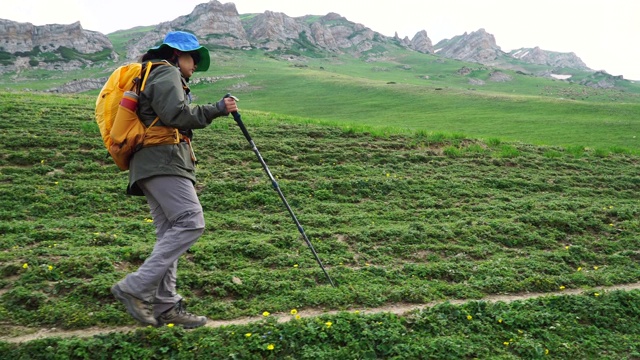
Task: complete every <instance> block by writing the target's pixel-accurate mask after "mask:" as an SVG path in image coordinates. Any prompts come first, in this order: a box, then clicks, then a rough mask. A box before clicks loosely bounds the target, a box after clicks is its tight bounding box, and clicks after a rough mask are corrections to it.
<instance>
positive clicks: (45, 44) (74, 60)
mask: <svg viewBox="0 0 640 360" xmlns="http://www.w3.org/2000/svg"><path fill="white" fill-rule="evenodd" d="M0 54H1V55H3V56H2V57H0V72H6V71H19V70H21V69H24V68H29V67H38V68H43V69H49V70H71V69H77V68H79V67H81V66H84V65H91V64H93V63H94V62H95V61H92V60H90V58H91V56H89V55H92V54H99V55H100V56H99V60H97V61H101V60H104V58H111V59H117V54H116V53H115V52H114V51H113V44H112V43H111V41H109V38H107V37H106V36H105V35H103V34H101V33H99V32H96V31H90V30H85V29H83V28H82V25H80V22H75V23H73V24H70V25H60V24H51V25H43V26H35V25H33V24H31V23H20V22H15V21H11V20H5V19H0ZM83 55H87V56H83Z"/></svg>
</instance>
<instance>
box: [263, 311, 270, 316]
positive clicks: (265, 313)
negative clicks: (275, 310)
mask: <svg viewBox="0 0 640 360" xmlns="http://www.w3.org/2000/svg"><path fill="white" fill-rule="evenodd" d="M269 315H271V314H270V313H269V312H268V311H265V312H263V313H262V316H264V317H267V316H269Z"/></svg>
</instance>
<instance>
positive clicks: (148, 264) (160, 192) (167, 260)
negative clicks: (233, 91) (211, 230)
mask: <svg viewBox="0 0 640 360" xmlns="http://www.w3.org/2000/svg"><path fill="white" fill-rule="evenodd" d="M147 61H153V62H160V61H164V62H166V63H167V64H168V65H170V66H164V65H158V66H154V67H153V70H152V71H151V72H150V73H149V76H148V79H147V82H146V86H145V88H144V90H143V91H142V92H140V95H139V104H138V116H139V117H140V120H141V121H143V122H144V123H145V125H146V126H149V125H150V124H151V123H152V122H153V121H154V120H155V118H156V117H158V118H159V121H158V123H157V124H158V125H160V126H168V127H173V128H176V129H178V131H179V133H180V135H181V138H182V140H180V142H179V143H178V144H175V145H159V146H150V147H143V148H142V149H140V150H139V151H137V152H135V153H134V155H133V157H132V158H131V161H130V164H129V185H128V187H127V194H129V195H137V196H142V195H144V196H145V197H146V200H147V203H148V205H149V209H150V212H151V216H152V217H153V223H154V225H155V228H156V243H155V246H154V248H153V251H152V252H151V255H149V257H148V258H147V259H146V260H145V261H144V263H143V264H142V265H141V266H140V267H139V268H138V269H137V270H136V271H135V272H133V273H130V274H128V275H127V276H126V277H125V278H124V279H122V280H121V281H119V282H118V283H117V284H115V285H113V287H112V288H111V293H112V294H113V295H114V296H115V297H116V298H117V299H118V300H119V301H120V302H122V303H123V304H124V305H125V307H126V309H127V311H128V312H129V314H130V315H131V316H133V317H134V318H135V319H136V320H138V321H140V322H142V323H144V324H149V325H154V326H161V325H163V324H169V323H172V324H175V325H178V326H182V327H184V328H195V327H198V326H202V325H205V324H206V322H207V318H206V317H205V316H196V315H194V314H191V313H189V312H187V311H186V309H185V305H184V304H183V301H182V296H180V295H179V294H178V293H176V279H177V268H178V258H179V257H180V256H181V255H182V254H183V253H185V252H186V251H187V250H188V249H189V248H190V247H191V246H192V245H193V244H194V243H195V242H196V240H198V238H199V237H200V236H201V235H202V233H203V232H204V216H203V212H202V206H201V205H200V201H199V199H198V196H197V194H196V190H195V187H194V185H195V182H196V178H195V156H194V153H193V150H192V148H191V139H192V137H193V131H192V130H193V129H201V128H204V127H206V126H208V125H209V124H211V121H212V120H213V119H214V118H216V117H219V116H226V115H228V114H229V113H232V112H235V111H237V106H236V103H235V100H234V98H232V97H226V98H223V99H222V100H220V101H218V102H217V103H215V104H208V105H190V104H189V103H190V99H191V96H190V94H189V91H190V90H189V86H188V85H187V84H188V81H189V78H190V77H191V76H192V75H193V73H194V72H196V71H206V70H207V69H208V68H209V63H210V57H209V50H207V49H206V48H205V47H203V46H200V44H199V43H198V40H197V39H196V37H195V36H194V35H193V34H190V33H187V32H182V31H172V32H169V33H167V35H166V36H165V38H164V41H163V43H162V44H161V45H160V46H157V47H154V48H151V49H149V50H148V51H147V52H146V53H145V54H144V55H143V56H142V62H143V64H144V63H145V62H147Z"/></svg>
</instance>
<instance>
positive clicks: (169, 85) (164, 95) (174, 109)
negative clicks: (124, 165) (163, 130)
mask: <svg viewBox="0 0 640 360" xmlns="http://www.w3.org/2000/svg"><path fill="white" fill-rule="evenodd" d="M143 95H144V96H146V97H147V98H148V99H150V101H151V108H152V109H153V111H154V112H155V113H156V114H157V115H158V116H159V117H160V121H162V123H163V124H164V125H166V126H172V127H175V128H178V129H182V130H187V129H200V128H204V127H206V126H207V125H209V124H211V121H212V120H213V119H214V118H216V117H219V116H225V115H228V112H227V109H226V106H225V102H224V101H222V100H221V101H219V102H217V103H215V104H207V105H190V104H189V100H188V99H187V97H186V96H185V92H184V89H183V88H182V82H181V79H180V72H179V70H178V69H176V68H175V67H173V66H158V67H156V68H154V69H153V71H152V72H151V74H150V75H149V80H148V81H147V84H146V87H145V89H144V91H143Z"/></svg>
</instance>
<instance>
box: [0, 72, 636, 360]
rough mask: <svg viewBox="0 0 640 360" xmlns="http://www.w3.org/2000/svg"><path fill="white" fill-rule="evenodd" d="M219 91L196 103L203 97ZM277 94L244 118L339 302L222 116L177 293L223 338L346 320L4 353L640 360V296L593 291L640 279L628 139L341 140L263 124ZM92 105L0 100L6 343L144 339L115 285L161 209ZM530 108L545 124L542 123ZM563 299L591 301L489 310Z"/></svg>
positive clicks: (200, 150)
mask: <svg viewBox="0 0 640 360" xmlns="http://www.w3.org/2000/svg"><path fill="white" fill-rule="evenodd" d="M266 61H268V60H266ZM291 71H308V69H299V70H297V69H291ZM305 76H307V75H305ZM336 76H338V75H336ZM266 80H267V79H265V81H266ZM386 85H387V84H385V86H386ZM217 86H219V87H220V88H224V87H225V85H224V84H218V85H217ZM354 86H355V87H356V88H357V86H359V85H357V84H354ZM388 86H391V84H389V85H388ZM341 87H344V84H342V85H341ZM381 87H383V86H382V85H381ZM373 88H374V89H373V90H372V91H373V92H375V86H374V87H373ZM403 88H405V90H406V89H411V86H409V85H407V86H403ZM298 89H299V91H307V90H302V88H300V87H299V88H298ZM316 90H318V91H319V92H320V87H318V88H317V89H316ZM405 90H403V91H405ZM206 91H208V90H207V89H206V88H202V89H200V91H197V93H198V94H200V100H199V101H201V102H203V100H202V99H203V98H204V95H202V94H206ZM280 91H284V90H280ZM287 91H289V90H287ZM406 91H408V90H406ZM432 91H433V93H434V95H433V96H439V95H438V94H440V93H439V92H437V91H440V90H432ZM447 91H449V90H445V92H444V93H445V94H446V93H447ZM451 91H453V90H451ZM236 93H238V92H236ZM256 93H257V94H259V93H260V91H256ZM281 94H284V93H281ZM352 95H353V94H352ZM260 96H261V95H255V96H246V98H247V100H246V101H245V100H243V101H244V102H241V105H243V106H245V104H246V107H244V108H243V109H245V110H243V119H244V121H245V123H246V125H247V127H248V129H249V132H250V133H251V135H252V136H253V138H254V140H255V142H256V144H257V146H258V148H259V149H260V151H261V153H262V155H263V156H264V158H265V160H266V162H267V163H268V164H269V167H270V168H271V170H272V173H273V174H274V175H275V176H276V177H277V178H278V181H279V184H280V187H281V188H282V190H283V192H284V194H285V196H286V197H287V199H288V200H289V202H290V204H291V206H292V208H293V210H294V211H295V212H296V215H297V216H298V218H299V220H300V222H301V223H302V225H303V226H304V228H305V230H306V232H307V235H308V236H309V238H310V240H311V241H312V242H313V244H314V246H315V247H316V250H317V251H318V253H319V255H320V257H321V258H322V260H323V262H324V263H325V265H326V266H327V268H328V271H329V273H330V275H331V276H332V277H333V279H334V280H335V281H336V282H337V284H338V286H337V287H336V288H332V287H330V286H329V285H327V283H326V280H325V279H324V275H323V274H322V272H321V270H320V269H319V267H318V266H317V264H316V263H315V260H314V259H313V257H312V255H311V253H310V252H309V250H308V249H307V248H306V245H305V244H304V242H302V241H301V239H300V238H299V234H298V232H297V230H296V228H295V226H294V225H293V223H292V222H291V219H290V218H289V217H288V214H287V213H286V210H285V209H284V207H283V206H282V204H281V202H280V199H279V198H278V196H277V194H276V193H275V191H273V189H272V188H271V185H270V184H269V182H268V180H267V178H266V175H265V174H264V173H263V170H262V168H261V167H260V164H259V162H258V161H257V159H256V158H255V155H254V154H253V152H251V150H250V149H249V148H248V145H247V143H246V140H245V139H244V138H243V137H242V134H241V132H240V130H239V129H238V128H237V127H236V126H235V125H234V124H233V122H232V120H231V119H219V120H216V122H215V123H214V124H213V125H212V126H211V127H210V128H208V129H205V130H200V131H197V134H196V138H195V149H196V152H197V155H198V158H199V160H200V164H199V169H198V180H199V181H198V184H197V188H198V191H199V194H200V199H201V202H202V204H203V206H204V209H205V217H206V221H207V231H206V232H205V234H204V236H203V237H202V238H201V240H200V241H199V242H198V243H196V245H195V246H194V247H193V248H192V249H191V250H190V251H189V252H188V253H187V254H186V256H185V257H184V258H183V259H182V260H181V262H180V266H179V272H180V277H179V288H180V292H181V293H182V294H183V295H185V296H186V297H187V299H188V300H189V305H190V309H191V310H193V311H194V312H198V313H202V314H206V315H207V316H208V317H209V318H211V319H218V320H225V319H237V318H240V317H243V316H255V315H260V314H262V313H263V312H265V311H267V312H270V313H284V314H289V313H290V311H291V310H292V309H296V312H298V313H299V314H304V313H305V311H312V310H313V311H317V310H321V311H326V310H345V312H340V313H338V314H337V315H322V316H320V317H314V318H302V319H300V320H296V319H295V318H293V316H292V320H291V321H289V322H285V323H277V322H276V321H275V319H273V318H272V317H271V316H267V317H265V318H264V320H262V321H260V322H257V323H251V324H248V325H234V326H227V327H221V328H204V329H200V330H197V331H191V332H187V331H182V330H179V329H172V328H167V327H165V328H162V329H140V330H138V331H136V332H135V333H134V334H135V336H131V334H127V335H125V334H119V333H115V334H109V335H101V336H98V337H94V338H91V339H73V338H72V339H56V338H53V339H43V340H34V341H31V342H29V343H25V344H21V345H16V344H11V343H5V342H0V351H1V352H2V353H5V354H10V356H11V357H12V358H26V357H28V356H35V355H29V354H40V355H39V356H40V358H55V356H62V357H65V356H66V357H71V358H99V357H100V356H102V357H107V358H109V356H113V357H114V358H116V357H117V358H126V357H129V358H140V357H148V358H169V357H173V358H197V357H198V356H205V357H207V356H208V357H210V358H226V357H232V355H233V354H235V356H236V357H240V358H292V359H293V358H295V359H299V358H309V359H318V358H326V359H330V358H394V357H397V358H406V356H409V357H411V356H412V355H413V356H415V357H422V356H425V357H426V356H429V357H431V358H442V359H445V358H450V359H458V358H475V357H478V358H504V359H510V358H519V357H525V358H537V357H540V358H542V357H545V358H558V359H561V358H568V357H577V358H594V357H596V358H611V359H614V358H615V359H619V358H629V359H631V358H637V357H638V356H640V343H639V342H638V340H637V339H638V336H639V335H640V327H639V326H638V324H639V323H640V322H639V321H638V320H640V308H639V307H638V305H637V304H638V303H639V302H638V297H639V296H640V293H638V291H637V290H635V291H613V292H600V291H597V290H593V289H594V288H596V287H599V286H608V285H616V284H618V285H619V284H627V283H635V282H637V281H638V278H639V277H640V265H639V264H640V263H639V261H638V260H639V258H640V253H639V252H638V248H639V245H640V237H639V236H638V232H639V230H640V216H639V210H638V200H639V198H640V191H639V190H640V178H639V177H638V161H639V158H638V155H637V147H634V145H633V144H634V143H633V142H632V141H629V140H628V139H629V138H631V136H629V135H631V133H626V137H624V138H626V139H627V140H628V141H627V142H621V143H620V144H619V147H620V149H619V150H618V151H616V150H615V148H614V149H613V150H612V148H610V147H600V146H597V140H593V143H592V142H591V141H592V139H594V138H597V136H596V135H597V134H596V135H593V136H594V137H593V138H592V137H588V136H585V137H583V138H582V139H583V140H584V143H583V144H584V146H566V147H563V146H542V145H531V143H527V142H512V141H507V140H505V139H502V138H501V136H491V137H487V139H485V140H483V139H477V138H472V137H469V136H465V135H461V134H459V133H457V130H458V129H452V130H451V131H450V132H447V131H430V130H428V129H429V128H430V127H431V126H430V125H431V124H426V123H423V124H422V125H420V128H419V129H418V131H415V132H413V133H410V132H408V131H406V130H397V129H401V128H403V127H406V128H409V127H410V126H406V125H407V124H408V123H392V124H389V125H393V126H394V127H395V129H396V130H397V131H392V130H393V129H391V130H389V129H388V128H387V129H386V128H382V127H379V126H378V125H381V124H375V123H374V124H369V125H366V124H365V122H364V120H361V121H360V120H358V119H357V118H356V116H355V115H353V116H346V117H345V120H344V121H343V122H340V123H339V125H340V126H327V125H323V124H322V122H324V119H323V118H322V117H320V116H318V118H317V119H316V118H307V117H305V118H302V117H299V116H293V115H279V114H278V113H277V112H276V111H275V110H277V109H276V108H273V109H267V110H268V111H272V110H273V112H266V111H257V110H255V109H251V108H252V107H254V106H255V107H259V106H265V107H267V102H265V100H264V99H261V98H260ZM353 96H355V95H353ZM373 96H374V99H378V100H381V99H383V98H386V97H382V96H380V97H379V98H376V97H375V96H376V95H373ZM407 96H409V95H407ZM523 96H524V95H523ZM485 97H486V95H483V96H476V95H472V96H470V97H468V98H462V99H459V101H461V102H463V103H466V104H475V105H474V106H476V105H478V104H481V103H482V101H487V105H486V109H487V110H486V111H487V112H488V111H489V110H488V109H489V108H490V104H491V102H490V101H489V100H488V98H487V99H485V100H483V99H484V98H485ZM276 98H277V99H278V102H275V101H274V102H273V104H276V103H278V104H280V99H283V101H282V104H284V105H282V106H283V108H284V109H285V110H291V109H295V107H294V101H292V100H291V103H289V102H288V101H289V100H287V99H288V97H286V96H284V97H280V96H278V97H276ZM299 98H305V97H302V96H300V97H299ZM457 98H458V97H457V96H453V95H451V96H446V98H445V100H446V101H451V102H453V101H455V99H457ZM505 98H506V99H508V97H506V96H505V95H501V96H500V99H505ZM398 99H406V97H398ZM532 99H533V100H532V101H534V102H535V101H540V102H541V103H543V104H546V105H545V106H547V107H546V109H551V108H552V106H554V105H553V104H554V103H553V102H552V101H542V100H539V99H537V100H536V98H535V97H532ZM254 101H255V103H254ZM399 101H400V100H399ZM402 101H408V100H402ZM255 104H258V105H255ZM407 104H408V103H407ZM450 104H453V103H450ZM516 104H518V100H517V99H514V100H513V102H509V101H500V102H499V103H497V104H495V108H496V109H498V110H496V111H495V114H494V115H493V117H495V118H506V117H507V116H506V115H505V114H506V110H505V113H503V112H501V110H500V109H509V108H511V107H515V106H516ZM528 104H529V102H526V104H524V105H523V106H527V107H528V106H529V105H528ZM571 104H574V103H573V102H571V103H570V105H571ZM93 105H94V97H93V96H86V95H73V96H61V95H45V94H34V93H18V92H10V93H0V148H1V151H0V202H2V203H3V206H2V207H0V234H1V237H2V241H1V242H0V250H1V251H0V271H1V273H2V278H1V280H0V316H1V317H2V319H3V322H2V325H1V326H2V332H3V333H6V334H9V335H8V336H15V335H19V334H21V333H24V332H29V331H35V330H37V329H39V328H41V327H56V328H63V329H86V328H89V327H103V328H105V329H109V328H111V327H115V326H123V325H133V324H134V323H133V321H132V320H131V318H130V317H129V316H128V315H127V314H126V313H125V311H124V309H123V307H122V306H121V305H120V304H118V303H117V302H116V301H115V300H114V299H113V297H112V296H111V294H110V293H109V287H110V286H111V284H113V283H114V282H115V281H117V280H118V279H120V278H121V277H122V276H124V274H125V273H127V272H129V271H131V270H133V269H135V268H136V267H137V266H139V265H140V264H141V263H142V261H143V260H144V259H145V257H146V255H147V254H148V253H149V252H150V251H151V248H152V247H153V242H154V236H153V225H152V224H151V223H150V222H149V214H148V210H147V208H146V204H145V202H144V199H141V198H129V197H126V196H125V195H124V188H125V186H126V173H121V172H118V170H117V168H116V166H115V165H113V164H112V163H111V162H110V160H109V159H107V158H106V157H105V156H106V151H105V150H104V147H103V145H102V143H101V139H100V135H99V133H98V129H97V126H96V125H95V124H94V121H93ZM405 105H406V104H405ZM273 106H275V105H273ZM296 106H301V105H296ZM358 106H362V105H358ZM557 106H558V108H557V109H560V108H561V106H560V105H557ZM571 106H576V108H575V110H574V111H567V110H566V109H565V110H564V114H566V116H567V117H571V116H573V115H572V113H578V114H580V115H581V116H582V117H583V118H584V119H585V120H584V121H585V123H586V124H587V125H585V126H586V129H591V130H593V129H595V128H596V127H597V126H598V125H597V124H595V123H596V121H594V119H596V118H597V116H598V115H593V117H591V114H593V112H592V111H590V110H589V109H596V111H595V112H596V113H597V114H600V115H602V114H604V113H606V112H607V111H608V110H607V109H609V110H610V111H611V112H612V113H613V114H615V117H616V119H618V121H622V120H621V119H624V118H626V115H627V114H628V113H627V112H629V111H631V110H630V109H633V108H634V107H637V105H634V104H632V103H629V104H626V103H625V104H620V106H613V105H608V104H600V103H599V102H595V101H594V102H588V101H586V102H585V103H580V106H578V105H571ZM477 107H478V108H479V109H481V108H482V107H481V106H479V105H478V106H477ZM591 107H593V108H591ZM426 108H427V107H425V109H426ZM428 108H433V106H430V107H428ZM445 108H446V107H445V106H442V109H443V110H442V113H443V114H448V115H446V116H449V117H450V116H453V111H451V110H447V109H445ZM544 108H545V107H543V109H544ZM562 108H563V109H564V107H562ZM307 109H308V110H309V112H311V113H314V111H317V112H320V110H313V105H312V104H309V103H307ZM336 109H340V110H335V111H333V112H332V115H331V117H329V116H327V118H326V120H328V121H333V122H335V119H336V118H337V117H338V116H339V114H342V109H344V108H342V107H340V108H336ZM361 109H362V107H361ZM531 109H532V114H531V116H532V117H533V118H544V117H545V116H547V115H544V114H543V113H542V110H541V109H540V107H536V106H532V107H531ZM534 109H538V110H537V111H538V114H539V115H536V114H535V113H533V111H534ZM291 111H292V112H294V111H293V110H291ZM300 111H302V110H300ZM354 111H355V110H354ZM386 111H390V110H386ZM403 111H408V110H406V108H405V110H403ZM462 111H463V112H464V110H462ZM554 111H555V110H554ZM480 112H481V111H480V110H478V111H476V112H475V113H480ZM314 114H316V113H314ZM347 114H348V113H347ZM354 114H355V112H354ZM314 116H315V115H314ZM487 116H489V115H487ZM554 116H555V115H554ZM461 117H463V116H461ZM469 117H471V116H470V115H469ZM399 118H402V117H401V116H400V117H399ZM409 118H410V117H409V116H407V117H406V118H405V119H406V121H410V120H409ZM629 118H630V119H633V118H632V117H631V116H629ZM590 119H591V121H589V120H590ZM485 120H486V119H485ZM480 122H481V121H478V124H479V123H480ZM485 122H486V121H485ZM416 123H417V121H416ZM563 124H565V125H563ZM555 125H556V126H557V128H556V130H555V131H556V132H557V133H559V134H558V136H559V137H561V138H571V136H574V135H571V133H572V132H573V128H572V126H571V125H570V124H568V125H567V123H563V122H558V123H557V124H555ZM470 126H471V125H470ZM505 126H506V125H505ZM632 126H637V125H632ZM517 128H518V127H517V126H515V125H513V126H512V129H517ZM520 128H522V126H521V127H520ZM385 129H386V130H385ZM498 129H499V127H496V126H493V125H491V126H489V125H487V130H486V131H487V134H491V133H492V131H498ZM563 130H564V132H563ZM527 133H528V131H524V132H523V133H522V134H525V135H519V137H520V136H526V134H527ZM594 133H597V131H595V132H594ZM589 136H591V135H589ZM619 137H620V138H623V137H622V136H619ZM594 144H596V145H594ZM557 145H560V144H557ZM562 289H565V290H569V289H583V290H584V293H583V294H582V295H573V296H549V297H543V298H539V299H531V300H523V301H519V302H514V303H509V304H506V303H496V304H489V303H486V302H482V301H475V300H481V299H482V298H483V297H485V296H487V295H492V294H514V293H526V292H542V293H552V292H560V291H562ZM456 299H457V300H461V299H466V300H470V301H469V302H467V303H466V304H464V305H451V304H448V303H444V304H442V305H438V306H436V307H434V308H429V309H425V310H422V311H417V312H413V313H411V314H406V315H405V316H396V315H390V314H385V313H381V314H371V315H363V314H357V313H354V312H353V309H366V308H377V307H382V306H387V305H393V304H406V303H410V304H416V305H419V304H425V303H428V302H431V301H436V300H439V301H442V300H444V301H446V300H456ZM247 334H252V335H247ZM107 354H108V355H107Z"/></svg>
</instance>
